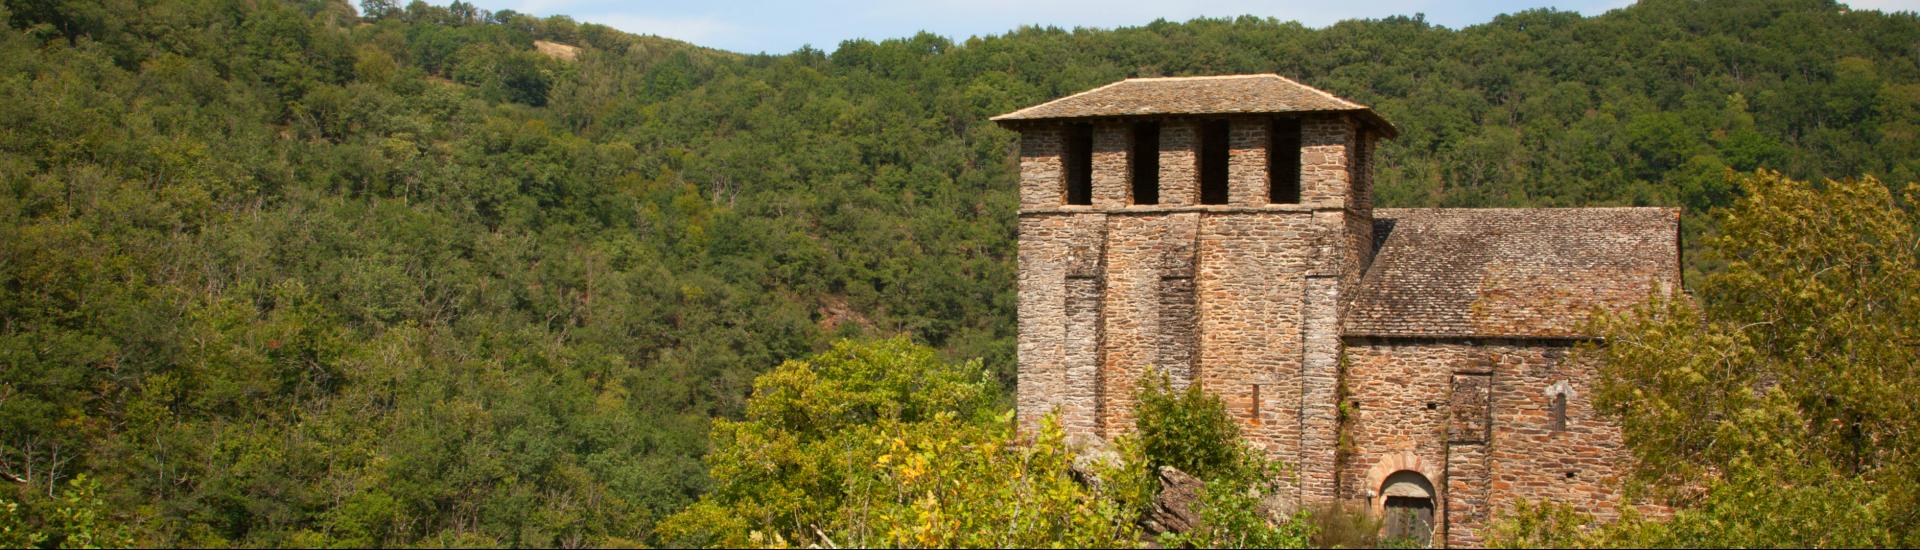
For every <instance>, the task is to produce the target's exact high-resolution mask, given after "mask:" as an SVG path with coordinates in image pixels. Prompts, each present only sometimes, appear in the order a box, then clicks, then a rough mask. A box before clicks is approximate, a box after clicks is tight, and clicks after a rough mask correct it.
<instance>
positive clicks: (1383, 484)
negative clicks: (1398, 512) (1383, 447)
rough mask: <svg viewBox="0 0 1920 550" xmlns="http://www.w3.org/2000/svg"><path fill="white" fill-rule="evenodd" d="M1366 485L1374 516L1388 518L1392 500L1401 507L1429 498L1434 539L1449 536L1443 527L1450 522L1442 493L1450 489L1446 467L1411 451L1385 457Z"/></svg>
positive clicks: (1367, 479) (1431, 533) (1377, 463)
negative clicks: (1389, 505) (1447, 488)
mask: <svg viewBox="0 0 1920 550" xmlns="http://www.w3.org/2000/svg"><path fill="white" fill-rule="evenodd" d="M1366 483H1367V485H1366V495H1367V504H1368V506H1369V507H1370V508H1372V509H1373V514H1374V517H1379V518H1386V517H1387V504H1388V500H1389V499H1390V498H1391V499H1393V500H1395V504H1397V505H1399V504H1409V503H1412V501H1417V500H1419V499H1425V500H1426V501H1427V502H1426V505H1427V506H1428V510H1430V512H1429V513H1430V515H1429V516H1428V517H1429V518H1430V520H1429V521H1430V523H1431V526H1432V529H1431V530H1430V531H1429V533H1430V535H1431V537H1432V538H1433V539H1439V538H1441V537H1444V536H1445V535H1446V530H1445V529H1443V528H1441V527H1440V526H1442V525H1445V523H1446V496H1445V493H1444V492H1443V491H1442V490H1441V488H1442V487H1445V486H1446V477H1445V470H1444V469H1443V465H1441V464H1437V463H1434V462H1431V461H1427V460H1424V459H1421V458H1420V456H1419V455H1415V454H1413V453H1410V452H1405V451H1402V452H1398V453H1393V454H1389V455H1387V456H1384V457H1381V458H1380V460H1379V461H1377V462H1374V464H1373V467H1371V468H1368V469H1367V478H1366Z"/></svg>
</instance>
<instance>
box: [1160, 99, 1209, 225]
mask: <svg viewBox="0 0 1920 550" xmlns="http://www.w3.org/2000/svg"><path fill="white" fill-rule="evenodd" d="M1199 130H1200V128H1199V125H1198V124H1197V123H1196V122H1195V121H1192V120H1179V119H1172V120H1167V121H1165V122H1163V123H1161V125H1160V204H1162V205H1165V206H1191V205H1195V204H1200V157H1199V151H1198V149H1199V144H1200V134H1199Z"/></svg>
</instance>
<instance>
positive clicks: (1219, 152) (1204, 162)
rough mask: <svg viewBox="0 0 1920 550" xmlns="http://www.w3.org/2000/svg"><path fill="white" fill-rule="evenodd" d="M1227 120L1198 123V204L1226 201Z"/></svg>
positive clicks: (1223, 202)
mask: <svg viewBox="0 0 1920 550" xmlns="http://www.w3.org/2000/svg"><path fill="white" fill-rule="evenodd" d="M1227 147H1228V145H1227V121H1224V120H1209V121H1206V122H1205V123H1202V124H1201V125H1200V159H1199V160H1200V204H1226V203H1227V154H1228V151H1227Z"/></svg>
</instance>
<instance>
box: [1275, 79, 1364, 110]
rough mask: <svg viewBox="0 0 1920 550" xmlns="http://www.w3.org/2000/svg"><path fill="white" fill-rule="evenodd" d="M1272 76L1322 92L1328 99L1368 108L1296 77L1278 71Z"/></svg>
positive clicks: (1315, 91)
mask: <svg viewBox="0 0 1920 550" xmlns="http://www.w3.org/2000/svg"><path fill="white" fill-rule="evenodd" d="M1272 76H1273V77H1274V78H1278V79H1280V80H1282V81H1285V82H1286V83H1288V84H1292V85H1295V86H1299V87H1302V88H1306V89H1308V90H1311V91H1313V92H1314V93H1317V94H1320V95H1323V96H1327V99H1331V100H1334V101H1338V102H1341V103H1345V104H1347V105H1351V106H1353V107H1355V108H1360V109H1365V108H1367V107H1366V106H1365V105H1361V104H1359V103H1356V102H1353V101H1349V100H1347V98H1344V97H1340V96H1337V95H1333V94H1332V93H1330V92H1328V91H1326V90H1322V89H1319V88H1315V87H1312V86H1308V85H1306V84H1301V83H1300V81H1298V80H1294V79H1291V78H1287V77H1284V76H1280V75H1279V74H1278V73H1274V74H1273V75H1272Z"/></svg>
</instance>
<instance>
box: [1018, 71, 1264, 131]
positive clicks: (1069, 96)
mask: <svg viewBox="0 0 1920 550" xmlns="http://www.w3.org/2000/svg"><path fill="white" fill-rule="evenodd" d="M1275 76H1278V75H1275ZM1133 80H1134V79H1132V78H1123V79H1120V80H1115V81H1113V82H1108V83H1106V84H1104V85H1101V86H1099V87H1096V88H1091V89H1088V90H1086V91H1082V92H1077V93H1071V94H1067V95H1064V96H1060V97H1058V98H1055V99H1054V100H1053V101H1048V102H1046V103H1041V104H1039V105H1034V106H1032V107H1027V108H1025V109H1021V110H1018V111H1014V112H1011V113H1007V114H1004V115H1000V116H996V117H991V118H988V119H987V120H1000V119H1003V118H1013V117H1015V116H1018V115H1019V114H1020V113H1024V112H1027V111H1032V110H1034V109H1039V108H1041V107H1046V106H1048V105H1052V104H1055V103H1059V102H1062V101H1066V100H1069V99H1073V98H1076V97H1080V96H1083V95H1087V94H1090V93H1094V92H1098V91H1100V90H1105V89H1107V88H1112V87H1114V86H1119V85H1121V84H1126V83H1127V82H1131V81H1133Z"/></svg>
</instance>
